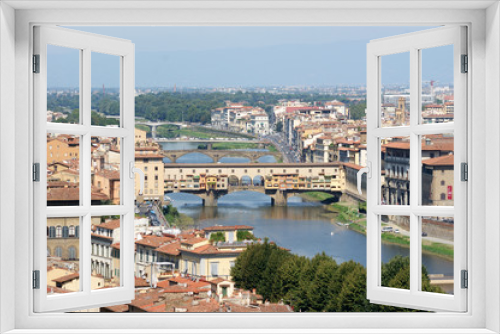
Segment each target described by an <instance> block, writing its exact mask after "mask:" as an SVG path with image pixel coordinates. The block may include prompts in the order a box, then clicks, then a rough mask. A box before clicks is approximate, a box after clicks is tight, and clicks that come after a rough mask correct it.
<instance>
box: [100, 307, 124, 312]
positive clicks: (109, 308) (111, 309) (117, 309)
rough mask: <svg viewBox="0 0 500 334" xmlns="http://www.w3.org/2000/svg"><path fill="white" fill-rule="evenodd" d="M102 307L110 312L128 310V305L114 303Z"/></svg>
mask: <svg viewBox="0 0 500 334" xmlns="http://www.w3.org/2000/svg"><path fill="white" fill-rule="evenodd" d="M101 308H102V309H104V310H108V311H110V312H128V305H114V306H105V307H101Z"/></svg>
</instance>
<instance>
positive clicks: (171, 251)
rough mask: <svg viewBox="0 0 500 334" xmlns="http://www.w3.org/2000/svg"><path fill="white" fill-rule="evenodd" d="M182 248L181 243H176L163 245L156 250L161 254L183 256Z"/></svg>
mask: <svg viewBox="0 0 500 334" xmlns="http://www.w3.org/2000/svg"><path fill="white" fill-rule="evenodd" d="M180 248H181V243H180V242H178V241H176V242H172V243H169V244H166V245H162V246H160V247H158V248H157V249H155V250H156V251H157V252H159V253H163V254H168V255H174V256H177V255H180V254H181V251H180Z"/></svg>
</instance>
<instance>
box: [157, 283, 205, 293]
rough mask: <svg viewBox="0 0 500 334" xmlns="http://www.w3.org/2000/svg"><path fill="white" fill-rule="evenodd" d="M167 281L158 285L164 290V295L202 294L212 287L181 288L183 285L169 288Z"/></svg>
mask: <svg viewBox="0 0 500 334" xmlns="http://www.w3.org/2000/svg"><path fill="white" fill-rule="evenodd" d="M166 282H167V281H161V282H159V283H158V286H159V287H161V288H163V293H189V292H192V293H200V292H208V291H209V290H210V287H196V286H187V287H186V286H181V285H172V286H169V285H167V283H166Z"/></svg>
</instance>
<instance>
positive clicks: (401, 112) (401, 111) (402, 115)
mask: <svg viewBox="0 0 500 334" xmlns="http://www.w3.org/2000/svg"><path fill="white" fill-rule="evenodd" d="M395 122H396V124H395V125H406V99H405V98H404V97H402V96H401V97H400V98H398V107H397V108H396V120H395Z"/></svg>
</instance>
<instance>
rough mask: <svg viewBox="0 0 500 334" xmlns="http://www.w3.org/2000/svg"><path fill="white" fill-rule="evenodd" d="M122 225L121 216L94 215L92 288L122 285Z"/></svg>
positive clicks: (91, 248)
mask: <svg viewBox="0 0 500 334" xmlns="http://www.w3.org/2000/svg"><path fill="white" fill-rule="evenodd" d="M120 226H121V223H120V216H98V217H92V233H91V238H90V240H91V247H90V252H91V268H92V277H91V288H92V290H97V289H102V288H110V287H118V286H121V284H120V230H121V229H120Z"/></svg>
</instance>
